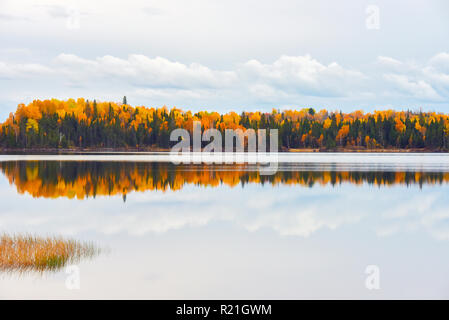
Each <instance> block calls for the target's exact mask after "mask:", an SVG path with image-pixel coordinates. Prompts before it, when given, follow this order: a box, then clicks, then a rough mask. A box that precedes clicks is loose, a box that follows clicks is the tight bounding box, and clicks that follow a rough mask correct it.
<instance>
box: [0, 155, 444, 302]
mask: <svg viewBox="0 0 449 320" xmlns="http://www.w3.org/2000/svg"><path fill="white" fill-rule="evenodd" d="M279 159H280V161H281V163H280V164H279V166H278V171H277V173H276V174H275V175H272V176H263V175H260V173H259V171H258V165H257V164H252V165H248V164H234V165H232V164H226V163H223V164H195V165H193V164H192V165H188V164H183V165H174V164H172V163H170V161H169V159H168V158H167V155H166V154H157V153H150V154H138V155H126V154H95V155H56V156H51V155H40V156H39V155H30V156H20V155H4V156H0V171H1V174H0V176H1V177H0V197H1V201H2V204H3V205H2V209H0V232H2V233H8V234H35V235H39V236H48V235H50V236H64V237H70V238H73V239H76V240H78V241H88V242H94V243H95V244H96V245H98V246H100V247H103V248H108V250H107V251H108V254H102V255H99V256H97V257H95V258H94V259H90V260H89V261H80V262H79V264H78V266H79V270H80V280H81V281H80V289H79V290H68V289H67V288H66V285H65V282H66V279H67V277H68V275H67V274H66V273H65V272H64V271H61V272H57V273H52V274H48V275H44V276H42V275H33V274H27V275H25V276H24V275H18V274H17V275H14V274H1V275H0V297H1V298H149V299H165V298H169V299H170V298H180V299H184V298H189V299H190V298H192V299H214V298H232V299H239V298H252V299H258V298H261V299H262V298H266V299H271V298H276V299H277V298H281V299H290V298H292V299H297V298H373V299H376V298H448V297H449V272H448V270H449V257H448V254H447V252H449V251H448V250H449V204H448V201H447V198H448V195H449V183H448V182H449V157H448V156H447V155H445V154H437V155H434V154H430V155H429V154H375V155H367V154H341V155H340V154H300V155H291V154H280V156H279ZM367 265H377V266H378V267H379V268H380V286H381V287H380V289H379V290H368V289H367V288H366V287H365V279H366V277H367V275H366V274H365V268H366V266H367Z"/></svg>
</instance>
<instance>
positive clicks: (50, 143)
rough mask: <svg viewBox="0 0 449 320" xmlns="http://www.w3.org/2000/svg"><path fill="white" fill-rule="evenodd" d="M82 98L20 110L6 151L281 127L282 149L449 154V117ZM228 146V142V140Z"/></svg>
mask: <svg viewBox="0 0 449 320" xmlns="http://www.w3.org/2000/svg"><path fill="white" fill-rule="evenodd" d="M126 102H127V101H126V97H124V99H123V103H115V102H96V101H95V100H94V101H93V102H90V101H87V100H84V99H82V98H79V99H77V100H76V101H75V100H74V99H69V100H67V101H61V100H57V99H51V100H44V101H40V100H35V101H33V102H31V103H30V104H28V105H24V104H19V106H18V108H17V111H16V112H15V113H14V114H13V113H11V114H10V116H9V118H8V119H7V120H6V121H5V122H4V123H3V124H2V125H1V127H0V147H4V148H37V147H38V148H76V147H79V148H127V147H132V148H136V147H137V148H143V147H160V148H168V147H170V146H171V145H172V144H173V142H170V132H171V131H172V130H173V129H175V128H185V129H187V130H190V131H191V130H192V124H193V121H201V128H202V130H206V129H209V128H216V129H218V130H220V131H221V132H222V133H224V130H225V129H242V130H246V129H249V128H252V129H255V130H257V129H278V130H279V146H280V147H282V148H287V149H291V148H323V149H332V148H336V147H346V148H368V149H376V148H401V149H406V148H428V149H433V150H436V149H438V150H447V149H448V145H449V115H447V114H441V113H435V112H412V111H393V110H386V111H375V112H373V113H364V112H362V111H355V112H351V113H342V112H329V111H326V110H321V111H315V110H314V109H312V108H305V109H302V110H299V111H297V110H284V111H282V112H280V111H278V110H273V111H272V112H271V113H269V112H242V113H241V114H237V113H236V112H228V113H226V114H219V113H217V112H207V111H200V112H197V113H192V112H191V111H186V112H184V111H182V110H180V109H178V108H172V109H171V110H168V108H167V107H165V106H164V107H162V108H146V107H143V106H137V107H132V106H130V105H128V104H126ZM223 143H224V141H223Z"/></svg>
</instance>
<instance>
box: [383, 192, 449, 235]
mask: <svg viewBox="0 0 449 320" xmlns="http://www.w3.org/2000/svg"><path fill="white" fill-rule="evenodd" d="M445 205H446V203H445V195H444V194H443V193H441V192H437V191H435V190H432V193H425V194H417V195H415V197H414V198H412V199H411V200H410V199H409V200H406V201H404V202H403V203H401V202H400V201H398V203H397V204H394V205H393V206H392V207H391V208H389V209H388V210H387V211H385V212H384V214H383V215H382V216H383V219H382V221H381V226H380V227H378V228H377V234H378V235H379V236H391V235H394V234H397V233H399V232H413V231H417V230H420V229H423V230H425V231H426V232H428V233H430V234H431V235H432V237H434V238H436V239H439V240H447V239H449V211H448V208H447V205H446V206H445Z"/></svg>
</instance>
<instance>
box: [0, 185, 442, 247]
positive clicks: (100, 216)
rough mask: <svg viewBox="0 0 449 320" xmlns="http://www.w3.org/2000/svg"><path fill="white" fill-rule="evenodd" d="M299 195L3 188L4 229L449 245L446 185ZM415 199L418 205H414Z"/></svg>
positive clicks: (290, 190) (265, 190)
mask: <svg viewBox="0 0 449 320" xmlns="http://www.w3.org/2000/svg"><path fill="white" fill-rule="evenodd" d="M438 190H439V191H436V190H435V188H430V189H427V190H419V189H418V188H413V187H411V188H407V189H405V188H403V187H397V188H396V187H395V188H372V187H369V186H363V187H355V186H339V187H334V188H333V187H326V188H301V187H289V186H277V187H274V188H273V187H272V186H260V185H257V186H249V187H246V188H244V189H242V188H229V187H226V186H224V187H221V188H214V189H211V188H198V187H194V186H189V187H186V188H185V189H183V191H182V192H171V191H168V192H159V191H152V192H143V193H139V192H135V193H130V194H128V198H127V202H126V203H123V202H122V199H121V197H119V196H115V197H98V198H96V199H88V200H85V201H73V200H69V199H55V200H50V199H33V198H31V197H30V196H28V195H20V196H19V195H16V194H15V191H14V189H13V188H11V187H6V186H4V185H3V186H1V190H0V191H1V196H0V199H1V200H3V201H2V202H3V203H6V204H7V205H5V206H4V207H3V209H2V210H1V212H0V230H7V231H8V232H13V231H22V232H23V231H31V232H36V231H39V232H53V233H55V232H56V233H62V234H68V235H75V234H79V233H83V232H98V233H102V234H119V233H127V234H130V235H136V236H139V235H144V234H147V233H154V234H161V233H165V232H170V231H173V230H179V229H183V228H198V227H202V226H206V225H212V224H215V223H217V222H226V223H229V224H231V225H234V226H235V227H237V228H242V229H245V230H248V231H250V232H256V231H259V230H263V229H265V230H273V231H275V232H276V233H278V234H279V235H282V236H301V237H309V236H311V235H312V234H314V233H316V232H318V231H320V230H335V229H338V228H341V227H342V226H346V225H347V226H351V225H356V228H366V229H368V230H370V231H372V230H374V231H375V233H376V234H377V235H378V236H387V235H393V234H397V233H399V232H410V231H412V232H413V231H415V232H416V231H420V230H425V231H426V232H428V233H430V234H431V235H432V236H433V237H435V238H437V239H449V213H446V212H449V211H448V210H447V208H445V202H444V193H443V191H444V190H447V188H446V187H445V186H442V187H439V189H438ZM410 199H412V200H410Z"/></svg>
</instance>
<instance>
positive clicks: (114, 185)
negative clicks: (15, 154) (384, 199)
mask: <svg viewBox="0 0 449 320" xmlns="http://www.w3.org/2000/svg"><path fill="white" fill-rule="evenodd" d="M0 169H1V170H2V172H3V174H5V176H6V177H7V178H8V180H9V182H10V183H11V184H14V185H15V186H16V187H17V190H18V192H19V193H29V194H31V195H32V196H33V197H46V198H56V197H67V198H74V197H76V198H78V199H83V198H85V197H95V196H97V195H117V194H122V195H124V196H125V195H126V194H127V193H129V192H131V191H146V190H163V191H165V190H167V189H170V190H180V189H181V188H182V187H183V186H184V185H185V184H193V185H197V186H210V187H216V186H218V185H221V184H225V185H228V186H231V187H233V186H237V185H239V184H240V185H242V187H243V186H245V185H246V184H249V183H257V184H270V185H277V184H285V185H302V186H308V187H312V186H314V185H338V184H340V183H344V182H348V183H352V184H357V185H360V184H363V183H367V184H370V185H377V186H386V185H396V184H403V185H412V184H418V185H420V186H422V185H423V184H437V183H439V184H440V183H445V182H448V181H449V173H442V172H437V173H434V172H383V171H375V172H365V171H307V170H304V171H294V170H290V171H282V170H281V171H278V172H277V173H276V174H274V175H271V176H270V175H268V176H264V175H260V174H259V172H258V171H257V168H254V167H252V168H251V167H248V166H245V165H233V166H230V165H173V164H171V163H157V162H93V161H66V162H64V161H61V162H59V161H8V162H1V163H0Z"/></svg>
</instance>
